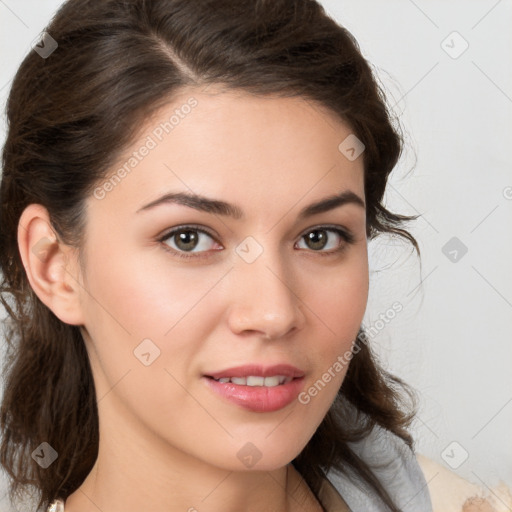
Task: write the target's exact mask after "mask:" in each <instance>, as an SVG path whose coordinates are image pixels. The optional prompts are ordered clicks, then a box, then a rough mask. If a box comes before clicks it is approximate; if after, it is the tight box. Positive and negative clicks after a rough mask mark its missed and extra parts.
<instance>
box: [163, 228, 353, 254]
mask: <svg viewBox="0 0 512 512" xmlns="http://www.w3.org/2000/svg"><path fill="white" fill-rule="evenodd" d="M182 231H197V232H198V233H204V234H205V235H208V236H209V237H211V238H212V239H214V240H215V236H214V235H213V234H212V233H210V232H209V231H207V230H205V229H204V228H200V227H199V226H194V225H184V226H178V227H176V228H173V229H172V230H171V231H168V232H167V233H165V234H164V235H163V236H161V237H159V238H158V239H157V241H158V242H160V243H161V244H162V247H163V249H164V251H166V252H169V253H171V254H172V255H174V256H177V257H178V258H182V259H184V260H191V259H201V258H207V257H208V256H206V255H205V254H204V253H205V252H206V251H203V253H186V252H182V251H177V250H176V249H172V248H171V247H169V246H168V245H167V244H166V243H165V240H168V239H169V238H172V237H173V235H175V234H176V233H180V232H182ZM313 231H334V232H335V233H336V234H338V235H339V236H340V237H341V238H342V239H343V240H345V244H343V245H341V246H340V247H339V248H338V249H335V250H331V251H314V250H311V252H314V253H318V255H319V256H334V255H337V254H340V253H341V252H343V251H344V250H346V249H347V246H348V245H352V244H353V243H354V242H355V237H354V235H353V234H352V233H351V232H350V231H348V230H345V229H341V228H339V227H338V226H331V225H324V226H315V227H313V228H310V229H309V230H308V231H305V232H304V234H303V235H301V237H300V238H301V239H302V238H304V236H305V235H306V234H308V233H311V232H313ZM215 241H217V240H215ZM217 243H218V242H217Z"/></svg>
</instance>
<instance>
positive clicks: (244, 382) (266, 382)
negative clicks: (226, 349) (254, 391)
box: [215, 375, 292, 388]
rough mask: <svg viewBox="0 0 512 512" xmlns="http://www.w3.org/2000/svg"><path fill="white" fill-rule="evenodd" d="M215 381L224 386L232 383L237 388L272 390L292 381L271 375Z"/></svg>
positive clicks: (227, 378)
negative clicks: (251, 387) (237, 386)
mask: <svg viewBox="0 0 512 512" xmlns="http://www.w3.org/2000/svg"><path fill="white" fill-rule="evenodd" d="M215 380H216V381H217V382H222V383H224V384H225V383H227V382H232V383H233V384H238V385H239V386H265V387H267V388H273V387H275V386H279V385H281V384H287V383H288V382H290V381H291V380H292V377H285V376H284V375H273V376H271V377H260V376H255V375H249V376H248V377H231V378H230V377H222V378H220V379H215Z"/></svg>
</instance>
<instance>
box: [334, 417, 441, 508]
mask: <svg viewBox="0 0 512 512" xmlns="http://www.w3.org/2000/svg"><path fill="white" fill-rule="evenodd" d="M350 447H351V448H352V449H353V450H354V452H355V453H356V454H357V455H358V456H359V457H361V459H363V460H364V461H365V462H366V463H367V464H369V465H370V467H371V469H372V471H373V472H374V474H375V476H376V477H377V478H378V479H379V481H380V482H381V483H382V485H383V487H384V488H385V489H386V491H387V492H388V494H389V495H390V496H391V498H392V499H393V501H394V503H395V504H396V505H397V506H398V507H399V508H400V509H401V510H402V511H403V512H432V503H431V501H430V494H429V491H428V487H427V482H426V480H425V477H424V475H423V471H422V470H421V467H420V465H419V464H418V461H417V460H416V456H415V455H414V453H413V452H412V450H411V449H410V448H409V447H408V446H407V444H405V442H404V441H403V440H402V439H401V438H399V437H398V436H396V435H395V434H393V433H392V432H389V431H388V430H385V429H382V428H381V427H375V428H374V429H373V431H372V433H371V434H370V435H369V436H368V437H366V438H365V439H363V440H362V441H359V442H357V443H350ZM327 478H328V480H329V481H330V482H331V483H332V485H333V486H334V487H335V488H336V489H337V491H338V492H339V494H340V495H341V496H342V497H343V499H344V500H345V501H346V503H347V505H348V506H349V507H350V509H351V510H352V511H353V512H383V511H387V510H388V508H387V507H386V506H385V505H384V503H383V502H382V501H381V500H380V498H378V497H377V496H376V494H375V491H373V490H372V489H371V488H370V487H369V485H368V484H367V483H365V482H364V481H362V480H359V479H357V480H356V481H355V480H353V479H350V478H348V477H347V476H345V475H343V474H340V473H338V472H336V473H335V472H333V471H329V472H328V473H327ZM354 478H355V477H354Z"/></svg>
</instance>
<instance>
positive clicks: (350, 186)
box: [79, 90, 368, 471]
mask: <svg viewBox="0 0 512 512" xmlns="http://www.w3.org/2000/svg"><path fill="white" fill-rule="evenodd" d="M191 98H193V99H191ZM141 133H142V134H141V136H140V139H139V140H138V141H137V142H136V143H134V144H133V146H132V147H131V148H130V150H129V151H127V152H126V154H125V155H123V157H122V158H121V159H120V160H119V164H118V165H116V166H114V167H112V169H111V172H110V173H109V178H107V180H106V181H104V182H102V183H100V184H99V185H98V188H97V189H96V190H95V192H94V195H92V196H91V197H90V198H89V199H88V202H87V228H86V243H85V249H84V255H85V258H86V260H85V261H86V264H85V265H86V266H85V274H84V275H82V276H81V277H79V279H80V280H81V283H82V284H83V288H80V290H81V291H80V293H81V298H80V308H81V314H82V318H83V331H82V332H83V334H84V338H85V340H86V345H87V350H88V353H89V356H90V360H91V365H92V369H93V374H94V379H95V384H96V390H97V398H98V400H99V402H98V408H99V416H100V439H101V438H103V439H105V440H108V439H112V440H114V439H116V438H117V439H123V443H127V442H128V441H127V439H130V438H131V439H133V440H135V439H137V440H138V441H137V442H139V443H140V442H141V441H140V439H144V443H145V449H146V450H148V449H155V448H158V453H159V454H160V455H161V454H165V455H167V454H169V456H172V457H176V456H177V455H178V454H179V455H180V456H181V457H187V458H190V457H192V458H193V459H194V460H196V459H197V460H199V461H203V462H206V463H208V464H211V465H214V466H217V467H221V468H225V469H227V470H230V471H241V470H245V469H248V468H251V467H254V468H255V469H264V470H269V469H275V468H278V467H281V466H283V465H285V464H287V463H289V462H290V461H291V460H293V459H294V458H295V457H296V456H297V455H298V454H299V453H300V451H301V450H302V449H303V447H304V446H305V445H306V443H307V442H308V441H309V439H310V438H311V436H312V435H313V434H314V432H315V430H316V429H317V427H318V426H319V424H320V423H321V421H322V419H323V418H324V416H325V414H326V413H327V411H328V409H329V407H330V405H331V404H332V402H333V400H334V398H335V396H336V393H337V391H338V389H339V387H340V385H341V383H342V381H343V378H344V376H345V373H346V370H347V364H346V362H347V357H346V355H344V354H345V353H346V352H347V351H349V350H350V349H351V347H352V342H353V341H354V339H355V338H356V336H357V333H358V329H359V327H360V324H361V321H362V319H363V315H364V312H365V308H366V303H367V297H368V257H367V239H366V216H365V208H364V200H365V196H364V181H363V177H364V176H363V161H362V159H363V156H360V157H358V158H355V159H354V151H350V150H349V151H348V152H347V151H346V149H347V148H346V145H347V144H349V143H350V141H351V140H352V139H351V138H349V139H348V141H347V142H345V143H344V145H342V149H343V151H342V150H341V149H340V148H339V146H340V144H341V143H342V142H343V141H344V140H345V139H346V138H347V137H349V136H350V135H351V130H350V128H349V127H348V126H347V125H346V124H344V123H342V122H341V121H339V120H338V119H337V118H336V117H335V116H334V115H332V114H330V113H328V112H326V111H324V110H323V109H321V108H320V107H319V106H317V105H314V104H313V103H311V102H309V101H305V100H303V99H299V98H280V99H279V98H269V97H265V98H263V97H255V96H250V95H247V94H244V93H238V92H237V93H235V92H224V93H216V94H214V93H211V92H210V93H206V92H199V91H196V90H189V91H187V92H183V93H182V94H181V95H180V96H178V97H176V98H175V99H174V101H173V102H172V104H170V105H169V106H168V107H165V108H163V109H161V110H160V111H158V113H157V115H155V116H154V117H153V118H152V119H150V120H148V121H147V124H146V125H145V126H144V127H143V130H142V132H141ZM144 148H145V149H144ZM355 149H356V150H357V149H359V148H355ZM345 155H348V156H350V157H351V158H347V156H345ZM123 166H124V167H123ZM122 169H124V170H122ZM341 193H345V194H346V195H347V197H349V200H348V201H346V202H344V203H343V204H341V203H342V201H340V202H332V203H331V204H330V206H331V207H330V208H328V207H317V208H313V209H311V208H310V210H308V207H311V205H313V204H315V203H319V202H322V201H324V200H325V199H327V198H332V197H333V196H337V195H339V194H341ZM166 194H182V195H183V197H184V195H187V196H190V199H188V206H187V205H185V204H183V200H181V201H179V200H176V201H172V200H171V199H168V200H163V198H164V197H165V195H166ZM196 196H201V197H202V198H203V199H202V201H201V202H200V201H199V200H198V199H197V198H195V197H196ZM355 196H359V198H360V200H361V204H358V202H357V200H356V198H355ZM169 197H170V196H169ZM148 205H149V206H148ZM151 205H152V206H151ZM194 205H195V206H194ZM227 205H231V206H229V207H228V206H227ZM327 206H329V204H328V205H327ZM174 230H176V232H174V233H173V231H174ZM337 230H340V232H338V231H337ZM344 232H345V233H348V234H349V235H350V237H352V238H353V241H352V242H349V241H348V240H349V239H345V237H344V235H343V233H344ZM276 365H287V366H286V367H284V366H281V367H280V368H271V367H273V366H276ZM247 366H252V367H253V368H242V369H241V370H240V371H239V372H238V373H237V372H236V371H235V370H230V369H232V368H237V367H247ZM291 367H294V368H295V373H293V369H292V368H291ZM225 370H226V372H224V377H225V378H227V377H230V376H233V377H239V378H241V376H243V375H249V376H252V377H255V378H249V379H248V381H247V380H246V381H244V380H243V379H242V380H237V381H236V382H235V383H233V382H222V381H218V382H215V381H213V380H212V378H211V377H212V376H214V375H217V377H219V375H218V374H219V372H223V371H225ZM262 376H267V377H269V378H267V379H266V380H265V381H263V379H262ZM272 376H276V377H277V378H272ZM258 377H259V378H258ZM282 377H288V378H287V381H289V380H290V378H292V377H294V380H292V381H291V382H290V383H286V384H280V385H278V386H275V385H276V384H278V383H279V382H281V381H282V380H283V378H282ZM224 380H225V379H224ZM262 384H263V385H264V387H262ZM149 447H152V448H149ZM183 460H184V459H183Z"/></svg>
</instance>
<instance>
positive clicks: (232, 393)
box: [203, 377, 304, 412]
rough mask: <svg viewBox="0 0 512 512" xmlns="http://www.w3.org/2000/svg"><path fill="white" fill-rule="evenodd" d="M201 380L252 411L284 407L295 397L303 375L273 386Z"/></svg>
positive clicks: (301, 384)
mask: <svg viewBox="0 0 512 512" xmlns="http://www.w3.org/2000/svg"><path fill="white" fill-rule="evenodd" d="M203 380H204V381H206V385H207V386H209V387H210V389H212V390H213V391H214V392H215V393H217V394H219V395H220V396H222V397H224V398H226V399H227V400H229V401H230V402H233V403H235V404H237V405H240V406H242V407H243V408H245V409H248V410H249V411H254V412H272V411H278V410H279V409H282V408H283V407H286V406H287V405H289V404H291V403H292V402H293V401H294V400H295V399H296V398H297V396H298V394H299V392H300V390H301V388H302V386H303V384H304V377H300V378H296V379H293V380H292V381H290V382H288V383H286V384H280V385H279V386H274V387H266V386H241V385H239V384H233V383H232V382H218V381H216V380H215V379H212V378H210V377H203Z"/></svg>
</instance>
